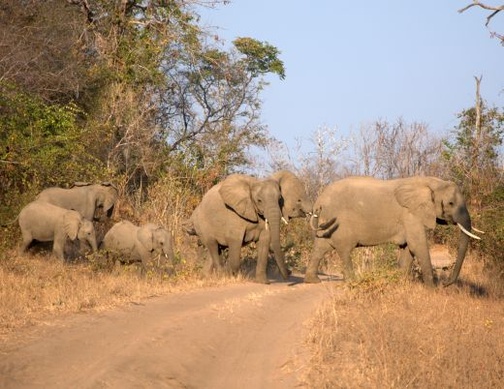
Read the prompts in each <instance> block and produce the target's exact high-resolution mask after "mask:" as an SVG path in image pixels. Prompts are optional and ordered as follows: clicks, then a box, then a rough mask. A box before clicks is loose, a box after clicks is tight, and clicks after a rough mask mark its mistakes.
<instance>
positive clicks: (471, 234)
mask: <svg viewBox="0 0 504 389" xmlns="http://www.w3.org/2000/svg"><path fill="white" fill-rule="evenodd" d="M457 226H458V227H459V228H460V230H461V231H462V232H463V233H464V234H466V235H467V236H470V237H471V238H474V239H478V240H481V238H480V237H479V236H477V235H474V234H473V233H471V232H469V231H467V230H466V229H465V228H464V226H463V225H462V224H460V223H457Z"/></svg>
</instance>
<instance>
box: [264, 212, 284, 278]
mask: <svg viewBox="0 0 504 389" xmlns="http://www.w3.org/2000/svg"><path fill="white" fill-rule="evenodd" d="M265 217H266V220H267V223H268V224H269V227H268V228H269V229H270V236H271V242H270V244H271V249H272V250H273V254H274V255H275V261H276V263H277V265H278V268H279V269H280V274H281V275H282V278H283V279H284V280H286V279H287V278H289V272H288V270H287V266H286V265H285V257H284V253H283V251H282V248H281V246H280V220H281V218H282V214H281V211H280V208H273V209H269V211H268V212H265Z"/></svg>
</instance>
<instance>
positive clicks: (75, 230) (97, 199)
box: [18, 182, 174, 266]
mask: <svg viewBox="0 0 504 389" xmlns="http://www.w3.org/2000/svg"><path fill="white" fill-rule="evenodd" d="M117 198H118V190H117V188H115V187H114V186H113V185H112V184H110V183H108V182H103V183H101V184H93V185H92V184H88V183H75V184H74V186H73V187H72V188H70V189H63V188H48V189H45V190H43V191H42V192H41V193H40V194H39V195H38V196H37V197H36V199H35V200H34V201H32V202H31V203H29V204H28V205H26V206H25V207H24V208H23V209H22V210H21V212H20V213H19V217H18V221H19V226H20V228H21V235H22V243H21V247H20V251H21V252H25V251H26V250H27V249H28V247H29V246H30V244H31V243H32V242H33V241H34V240H36V241H39V242H50V241H52V242H53V254H54V255H55V256H56V257H57V258H59V259H61V260H63V259H64V246H65V242H66V240H67V239H69V240H71V241H74V240H76V239H77V240H79V241H83V242H86V243H87V244H88V245H89V246H91V249H92V250H93V251H96V250H97V249H98V245H97V241H96V233H95V229H94V225H93V221H96V220H102V219H104V218H106V217H111V215H112V212H113V209H114V205H115V202H116V200H117ZM100 210H101V211H102V216H101V217H98V216H99V212H100ZM172 241H173V240H172V236H171V234H170V233H169V232H168V231H167V230H166V229H164V228H162V227H160V226H157V225H155V224H152V223H147V224H145V225H142V226H136V225H134V224H133V223H131V222H129V221H126V220H123V221H120V222H118V223H116V224H115V225H114V226H112V228H111V229H110V230H109V231H108V232H107V233H106V234H105V237H104V238H103V241H102V242H101V244H100V247H101V248H103V249H105V250H108V251H111V252H114V253H116V254H118V255H120V258H121V261H122V262H136V261H141V262H142V264H143V265H144V266H145V265H147V264H148V263H149V262H150V261H151V260H152V259H153V257H155V255H157V254H161V255H162V257H163V258H166V257H168V258H169V259H170V260H172V261H173V257H174V255H173V243H172Z"/></svg>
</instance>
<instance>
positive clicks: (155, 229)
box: [102, 220, 174, 268]
mask: <svg viewBox="0 0 504 389" xmlns="http://www.w3.org/2000/svg"><path fill="white" fill-rule="evenodd" d="M102 243H103V246H102V247H103V248H104V249H106V250H109V251H113V252H115V253H117V254H119V255H120V256H121V258H120V259H119V261H120V262H123V263H129V262H139V261H141V262H142V264H143V267H144V268H145V267H146V266H147V265H148V264H149V263H152V261H153V260H154V259H155V258H156V256H157V255H161V263H160V265H164V264H165V263H166V257H168V259H169V260H170V261H171V263H173V260H174V254H173V239H172V236H171V234H170V232H168V231H167V230H166V229H164V228H163V227H159V226H157V225H155V224H151V223H149V224H145V225H143V226H141V227H138V226H135V225H134V224H133V223H131V222H129V221H126V220H124V221H121V222H119V223H116V224H114V226H113V227H112V228H111V229H110V230H109V231H108V232H107V233H106V234H105V237H104V238H103V242H102Z"/></svg>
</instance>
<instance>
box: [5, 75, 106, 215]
mask: <svg viewBox="0 0 504 389" xmlns="http://www.w3.org/2000/svg"><path fill="white" fill-rule="evenodd" d="M0 112H1V115H0V127H1V128H2V133H1V134H0V162H1V164H0V185H1V189H0V193H2V198H3V197H5V199H6V200H5V201H2V206H9V205H11V204H10V201H11V200H12V201H13V204H17V203H18V201H16V200H15V199H16V194H22V193H26V192H28V193H32V192H34V191H38V190H39V189H40V188H42V187H46V186H52V185H67V184H68V183H71V182H74V181H77V180H80V181H82V180H86V179H87V178H92V177H94V175H95V169H97V168H98V166H99V165H98V164H97V161H96V160H95V159H94V158H93V157H92V156H91V155H89V154H88V152H87V151H86V148H85V144H86V143H85V142H83V139H84V138H85V136H86V133H85V131H83V130H82V129H81V128H80V127H79V126H78V125H77V117H78V116H79V115H80V114H82V113H81V112H80V110H79V109H78V108H77V107H76V106H75V105H74V104H66V105H58V104H46V103H44V102H43V101H41V100H39V99H37V98H36V97H33V96H30V95H27V94H24V93H22V92H20V91H18V90H17V89H16V88H15V87H13V86H11V85H5V84H2V85H0ZM90 166H93V168H90ZM7 193H8V194H9V196H7ZM16 208H17V207H16Z"/></svg>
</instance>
